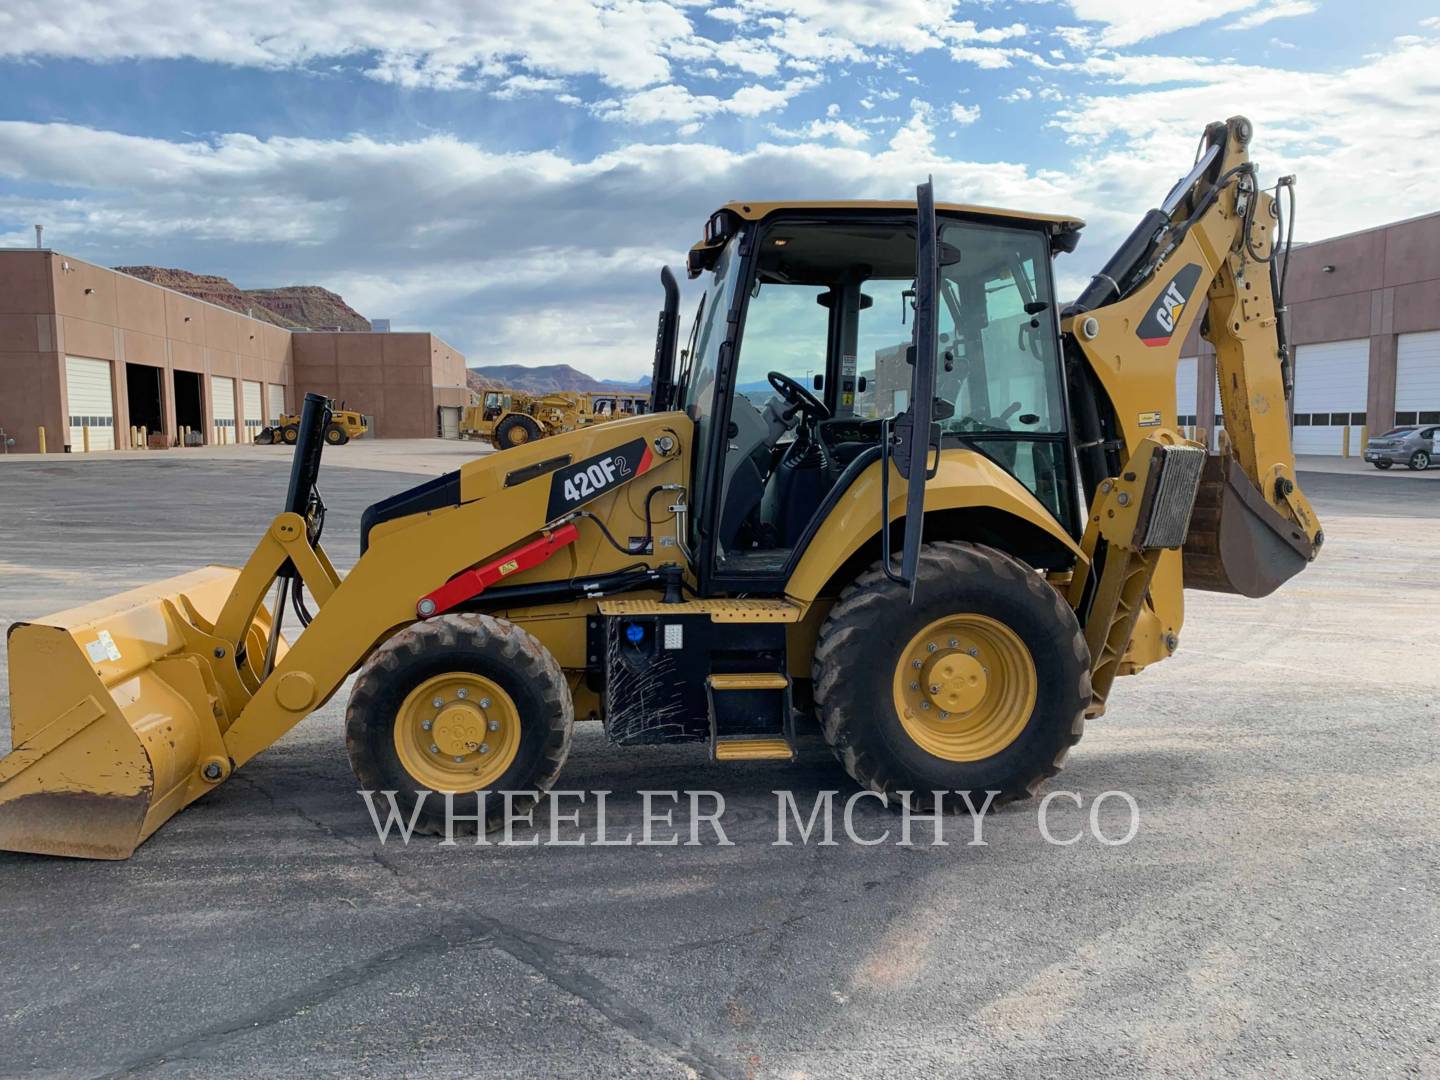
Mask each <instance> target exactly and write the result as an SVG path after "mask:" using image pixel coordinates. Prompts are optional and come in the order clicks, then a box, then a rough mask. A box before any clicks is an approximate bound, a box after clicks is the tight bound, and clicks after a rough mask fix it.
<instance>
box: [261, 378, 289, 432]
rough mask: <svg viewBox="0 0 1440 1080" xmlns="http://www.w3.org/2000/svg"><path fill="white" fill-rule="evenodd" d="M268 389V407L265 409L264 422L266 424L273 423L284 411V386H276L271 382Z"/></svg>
mask: <svg viewBox="0 0 1440 1080" xmlns="http://www.w3.org/2000/svg"><path fill="white" fill-rule="evenodd" d="M269 390H270V402H269V405H270V407H269V408H268V409H267V410H265V422H266V423H267V424H273V423H275V421H277V420H279V419H280V416H281V414H283V413H284V412H285V387H283V386H277V385H276V384H275V383H271V384H270V386H269Z"/></svg>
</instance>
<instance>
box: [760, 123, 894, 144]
mask: <svg viewBox="0 0 1440 1080" xmlns="http://www.w3.org/2000/svg"><path fill="white" fill-rule="evenodd" d="M770 133H771V134H772V135H776V136H778V137H779V138H782V139H808V140H812V141H818V140H824V139H834V140H835V141H836V142H838V143H840V144H842V145H844V146H859V145H860V144H861V143H863V142H868V141H869V140H870V135H869V133H868V132H864V131H861V130H860V129H859V128H857V127H855V126H854V125H852V124H847V123H846V122H845V121H844V120H811V121H810V122H809V123H808V124H805V125H804V126H803V127H800V128H795V129H787V128H783V127H780V126H779V125H778V124H772V125H771V126H770Z"/></svg>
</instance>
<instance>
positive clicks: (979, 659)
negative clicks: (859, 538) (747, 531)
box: [814, 542, 1090, 809]
mask: <svg viewBox="0 0 1440 1080" xmlns="http://www.w3.org/2000/svg"><path fill="white" fill-rule="evenodd" d="M918 574H919V582H918V588H917V591H916V599H915V602H914V603H913V604H912V603H910V598H909V591H908V590H907V589H905V588H904V587H902V586H900V585H898V584H896V583H895V582H892V581H891V580H890V579H889V578H887V577H886V576H885V573H884V570H883V568H881V567H880V566H879V565H878V564H877V565H876V566H875V567H873V568H871V569H870V570H868V571H866V572H865V573H864V574H862V575H861V576H860V577H859V578H857V579H856V580H855V582H854V583H853V584H851V585H850V586H849V587H848V588H846V590H845V591H844V592H843V593H842V594H841V596H840V600H839V601H838V602H837V603H836V605H835V606H834V608H832V609H831V612H830V615H829V617H828V618H827V619H826V621H825V623H824V625H823V626H822V627H821V629H820V636H819V640H818V644H817V645H816V649H815V669H814V679H815V699H816V704H817V705H818V707H819V714H820V722H821V727H822V730H823V731H824V734H825V739H826V741H827V742H829V744H830V746H831V748H832V749H833V750H834V752H835V755H836V756H837V757H838V758H839V759H840V761H841V763H842V764H843V765H844V766H845V769H846V771H847V772H849V773H850V775H851V776H852V777H854V779H855V781H856V782H857V783H859V784H860V785H861V786H863V787H865V788H868V789H870V790H871V791H875V792H878V793H879V794H881V795H883V796H885V798H886V800H887V801H889V802H892V803H899V802H901V801H902V800H903V795H902V794H901V793H903V792H907V791H908V792H913V796H912V805H914V806H930V805H932V803H933V801H934V800H933V797H932V796H931V794H930V793H931V792H932V791H955V792H962V791H968V792H971V793H972V794H971V799H972V801H973V803H974V805H975V806H977V807H978V806H981V805H983V804H984V801H985V795H986V792H989V791H997V792H999V794H998V795H997V796H996V798H995V803H996V804H1000V803H1005V802H1010V801H1014V800H1016V799H1023V798H1026V797H1028V796H1029V795H1031V794H1033V793H1034V791H1035V789H1036V788H1037V787H1038V786H1039V784H1040V783H1041V782H1042V781H1043V780H1045V779H1046V778H1048V777H1051V776H1054V775H1055V774H1056V773H1057V772H1058V771H1059V770H1060V766H1061V764H1062V762H1063V761H1064V760H1065V756H1066V754H1068V753H1069V750H1070V747H1072V746H1074V745H1075V744H1076V743H1077V742H1079V741H1080V736H1081V734H1082V732H1083V731H1084V719H1085V710H1086V708H1087V707H1088V706H1089V704H1090V651H1089V649H1088V647H1087V646H1086V644H1085V635H1084V633H1083V632H1082V631H1081V629H1080V625H1079V623H1078V622H1077V620H1076V618H1075V613H1074V611H1072V610H1071V608H1070V606H1069V605H1068V604H1066V603H1065V601H1064V599H1063V598H1062V597H1061V596H1060V594H1059V593H1058V592H1057V591H1056V590H1055V589H1054V588H1052V587H1051V586H1050V585H1049V584H1048V583H1047V582H1046V581H1045V579H1044V578H1043V577H1041V576H1040V575H1039V574H1037V573H1036V572H1034V571H1033V570H1031V569H1030V568H1029V567H1027V566H1025V565H1024V564H1023V563H1020V562H1019V561H1017V560H1016V559H1013V558H1011V557H1010V556H1008V555H1005V554H1003V553H1002V552H999V551H996V550H994V549H992V548H987V547H982V546H980V545H977V544H966V543H955V542H949V543H935V544H926V545H925V546H924V547H923V548H921V553H920V565H919V570H918ZM947 805H949V806H950V807H951V808H952V809H957V808H959V806H960V805H961V803H960V801H959V797H958V796H956V797H953V798H952V799H949V800H947Z"/></svg>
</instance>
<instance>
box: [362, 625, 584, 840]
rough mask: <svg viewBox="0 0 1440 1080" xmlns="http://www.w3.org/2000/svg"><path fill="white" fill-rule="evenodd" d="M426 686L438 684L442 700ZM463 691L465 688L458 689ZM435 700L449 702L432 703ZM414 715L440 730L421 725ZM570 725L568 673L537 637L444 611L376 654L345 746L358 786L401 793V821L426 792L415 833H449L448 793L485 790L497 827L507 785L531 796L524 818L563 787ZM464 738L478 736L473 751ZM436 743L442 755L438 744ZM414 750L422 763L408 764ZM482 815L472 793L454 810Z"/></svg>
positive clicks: (521, 801)
mask: <svg viewBox="0 0 1440 1080" xmlns="http://www.w3.org/2000/svg"><path fill="white" fill-rule="evenodd" d="M430 687H439V688H440V689H437V690H436V691H434V697H432V696H431V690H430V689H429V688H430ZM456 687H459V689H455V688H456ZM467 687H468V688H469V689H470V693H469V694H468V695H467V694H465V693H462V692H461V691H462V690H464V689H466V688H467ZM487 687H488V688H491V689H485V688H487ZM416 691H420V699H419V700H416ZM461 699H464V700H461ZM502 699H503V700H502ZM436 700H440V701H443V702H444V704H443V706H442V707H440V708H436V707H435V706H434V704H433V703H434V701H436ZM482 706H483V708H482ZM417 709H418V710H419V711H418V712H417ZM432 711H433V712H434V713H435V715H434V717H433V719H432V717H431V712H432ZM447 716H448V719H447V718H446V717H447ZM417 720H418V721H419V723H420V724H424V723H426V722H429V723H431V724H432V725H433V726H431V727H426V728H424V732H423V733H422V732H420V731H419V730H418V726H417V725H416V724H415V721H417ZM487 721H488V723H487ZM574 722H575V707H574V703H573V701H572V699H571V696H570V688H569V684H568V683H567V682H566V680H565V673H564V672H563V671H562V670H561V668H560V665H559V663H558V662H557V661H556V660H555V657H553V656H552V655H551V654H550V653H549V651H548V650H547V649H546V648H545V647H544V646H543V645H541V644H540V642H539V641H537V640H536V639H535V638H534V637H533V636H532V635H530V634H529V633H527V632H526V631H524V630H522V629H521V628H520V627H518V626H516V625H515V624H514V623H510V622H506V621H505V620H503V619H496V618H492V617H491V616H489V615H443V616H441V617H440V618H437V619H431V620H430V621H428V622H423V623H415V624H413V625H411V626H409V627H406V628H405V629H404V630H401V631H400V632H399V633H397V634H396V635H395V636H394V637H392V638H391V639H390V640H389V641H387V642H385V643H384V644H383V645H381V646H380V647H379V648H378V649H376V650H375V652H374V653H372V654H371V656H370V659H369V660H367V661H366V663H365V666H364V667H362V668H361V669H360V675H359V678H358V679H357V680H356V682H355V688H354V690H353V691H352V692H351V694H350V704H349V707H348V708H347V710H346V713H345V746H346V749H347V751H348V753H349V756H350V765H351V767H352V768H353V769H354V770H355V776H356V778H357V779H358V780H359V781H360V784H361V786H362V788H365V789H368V790H371V791H376V792H381V791H394V792H396V797H395V799H396V805H397V807H398V808H399V810H400V813H401V814H402V815H403V818H404V820H405V821H409V820H410V815H411V812H412V811H413V810H414V807H415V803H416V802H417V800H420V799H422V798H423V800H424V802H423V806H422V807H421V809H420V811H419V814H418V816H417V823H416V831H418V832H422V833H443V832H444V831H445V800H444V794H443V793H444V792H445V791H450V792H452V793H453V794H456V795H460V794H463V793H468V792H472V791H481V790H484V791H490V792H493V793H495V794H492V795H491V796H489V797H487V798H486V800H485V815H486V822H485V827H486V829H487V830H489V829H494V828H497V827H499V825H500V824H501V823H502V822H503V819H504V802H503V800H502V799H501V797H500V795H499V794H498V793H499V792H503V791H513V792H517V793H519V792H524V793H526V794H524V795H523V797H516V798H514V799H513V800H512V805H513V807H514V812H515V813H516V814H524V813H526V812H527V811H529V810H530V809H532V808H533V807H534V806H535V805H536V804H537V803H538V802H539V798H540V796H541V795H543V794H544V792H546V791H548V790H549V789H550V787H551V786H552V785H553V784H554V783H555V780H556V778H557V777H558V776H559V775H560V768H561V766H562V765H564V763H565V758H566V755H567V754H569V752H570V734H571V730H572V728H573V727H574ZM447 724H448V729H447V730H445V731H443V732H442V728H444V727H446V726H447ZM466 724H474V725H475V727H474V734H468V735H467V734H466V733H465V730H464V729H465V725H466ZM492 725H493V726H492ZM511 725H514V727H515V729H516V730H513V731H512V730H510V727H511ZM457 730H458V731H459V732H460V734H458V735H457ZM416 736H419V739H420V741H419V742H418V743H417V739H416ZM432 738H433V739H434V740H435V744H431V743H429V740H430V739H432ZM457 738H459V739H460V740H461V744H460V745H456V744H455V740H456V739H457ZM466 738H469V739H470V740H472V741H473V740H474V739H476V738H478V739H480V740H482V742H481V743H479V744H478V745H477V748H476V749H473V750H467V749H465V746H464V744H463V741H464V740H465V739H466ZM491 742H493V746H490V743H491ZM440 743H445V745H444V746H443V747H441V751H443V752H437V751H435V750H434V749H432V746H434V745H438V744H440ZM478 746H489V748H490V750H491V753H490V754H482V753H480V751H479V749H478ZM417 754H418V755H419V761H418V763H417ZM502 754H503V755H505V757H504V760H503V761H502V760H499V757H500V755H502ZM492 755H493V756H492ZM407 758H408V759H409V760H410V761H411V762H412V763H415V764H413V765H412V766H407V765H406V763H405V760H406V759H407ZM456 758H462V759H463V760H460V761H457V760H455V759H456ZM417 773H419V774H420V775H416V774H417ZM477 778H478V779H480V780H483V782H478V783H477V782H476V780H477ZM424 792H429V794H422V793H424ZM475 812H476V805H475V800H473V799H469V798H456V799H455V813H456V814H473V813H475ZM455 825H456V831H457V832H458V831H464V830H466V829H468V830H470V831H473V829H474V825H473V823H470V822H456V823H455Z"/></svg>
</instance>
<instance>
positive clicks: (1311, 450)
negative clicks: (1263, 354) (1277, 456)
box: [1294, 338, 1370, 455]
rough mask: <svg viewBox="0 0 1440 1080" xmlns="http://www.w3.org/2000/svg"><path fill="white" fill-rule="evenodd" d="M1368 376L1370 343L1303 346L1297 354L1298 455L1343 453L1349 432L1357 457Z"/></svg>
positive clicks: (1352, 341)
mask: <svg viewBox="0 0 1440 1080" xmlns="http://www.w3.org/2000/svg"><path fill="white" fill-rule="evenodd" d="M1369 375H1370V339H1369V338H1355V339H1353V340H1350V341H1326V342H1321V343H1319V344H1316V345H1301V346H1299V347H1298V348H1297V349H1296V350H1295V435H1294V444H1295V452H1296V453H1297V454H1335V455H1338V454H1340V453H1342V451H1343V448H1344V445H1345V429H1346V428H1347V427H1348V428H1349V429H1350V452H1351V453H1352V454H1355V453H1358V452H1359V451H1360V428H1361V427H1362V426H1363V425H1364V423H1365V391H1366V385H1367V383H1368V381H1369Z"/></svg>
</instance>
